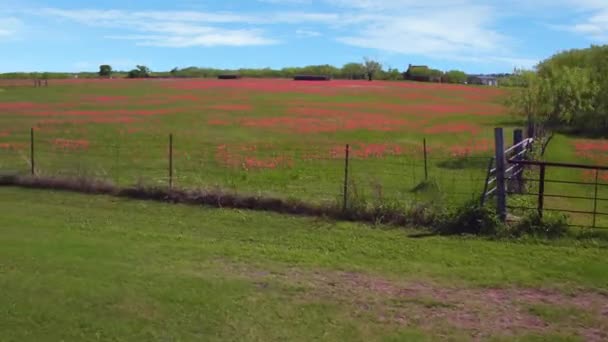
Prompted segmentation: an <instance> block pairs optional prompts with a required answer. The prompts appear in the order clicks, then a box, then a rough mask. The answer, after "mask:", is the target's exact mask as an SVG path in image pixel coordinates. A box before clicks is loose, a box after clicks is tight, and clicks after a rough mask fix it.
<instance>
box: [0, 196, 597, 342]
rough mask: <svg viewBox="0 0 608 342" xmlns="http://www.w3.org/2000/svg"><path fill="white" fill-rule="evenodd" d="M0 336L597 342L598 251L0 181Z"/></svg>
mask: <svg viewBox="0 0 608 342" xmlns="http://www.w3.org/2000/svg"><path fill="white" fill-rule="evenodd" d="M0 208H2V214H1V215H0V294H1V295H0V308H1V309H0V340H2V341H42V340H44V341H60V340H64V341H85V340H86V341H90V340H104V341H108V340H114V341H127V340H129V341H131V340H140V341H155V340H158V341H174V340H184V341H186V340H239V341H240V340H248V341H250V340H253V341H256V340H257V341H271V340H282V341H284V340H301V341H310V340H336V341H344V340H353V341H357V340H361V341H368V340H393V341H396V340H400V341H403V340H405V341H416V340H422V341H424V340H470V339H478V340H496V341H503V340H504V341H509V340H523V341H541V340H551V341H559V340H563V341H570V340H572V341H576V340H590V341H600V340H605V339H606V338H608V336H607V335H606V332H607V331H608V316H607V313H608V297H607V291H608V273H607V272H606V260H607V258H608V252H607V251H606V248H605V246H603V247H602V246H600V245H595V244H594V243H593V242H592V241H587V242H584V243H580V242H573V241H556V242H552V243H532V242H517V243H515V242H504V241H502V242H495V241H488V240H482V239H476V238H443V237H424V238H414V237H412V236H411V235H412V234H415V233H416V232H415V231H409V230H396V229H388V228H386V227H382V226H375V227H370V226H365V225H361V224H354V223H340V222H331V221H326V220H322V219H310V218H296V217H289V216H280V215H275V214H267V213H260V212H248V211H235V210H218V209H208V208H203V207H192V206H182V205H167V204H161V203H155V202H140V201H130V200H124V199H117V198H112V197H105V196H86V195H79V194H71V193H61V192H50V191H37V190H23V189H17V188H0Z"/></svg>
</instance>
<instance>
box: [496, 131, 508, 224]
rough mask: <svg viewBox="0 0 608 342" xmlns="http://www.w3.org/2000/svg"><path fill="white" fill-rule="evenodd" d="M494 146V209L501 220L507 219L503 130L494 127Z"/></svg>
mask: <svg viewBox="0 0 608 342" xmlns="http://www.w3.org/2000/svg"><path fill="white" fill-rule="evenodd" d="M494 147H495V160H496V209H497V210H498V217H499V218H500V220H501V221H502V222H506V220H507V197H506V189H505V146H504V136H503V130H502V128H500V127H497V128H495V129H494Z"/></svg>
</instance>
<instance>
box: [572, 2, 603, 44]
mask: <svg viewBox="0 0 608 342" xmlns="http://www.w3.org/2000/svg"><path fill="white" fill-rule="evenodd" d="M569 30H570V31H572V32H575V33H579V34H582V35H584V36H586V37H587V38H588V39H589V40H592V41H594V42H600V43H607V42H608V9H605V10H598V11H597V12H595V13H593V14H592V15H591V16H590V17H588V18H587V19H585V20H584V21H582V22H579V23H576V24H574V25H572V26H571V27H569Z"/></svg>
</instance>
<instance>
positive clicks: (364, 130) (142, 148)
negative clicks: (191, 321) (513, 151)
mask: <svg viewBox="0 0 608 342" xmlns="http://www.w3.org/2000/svg"><path fill="white" fill-rule="evenodd" d="M2 89H3V90H2V92H0V113H1V114H0V170H2V171H3V172H11V171H17V172H24V173H26V172H28V170H29V168H30V166H29V163H30V161H29V159H30V157H29V155H30V128H33V129H34V133H35V134H34V135H35V168H36V172H37V174H40V175H57V174H66V175H78V176H89V177H96V178H103V179H106V180H111V181H113V182H114V183H117V184H120V185H132V184H135V183H144V184H148V185H157V186H166V185H167V184H168V175H169V171H168V166H169V161H168V155H169V134H173V169H174V174H173V177H174V180H173V182H174V185H175V186H177V187H204V188H214V187H217V188H221V189H224V190H231V191H237V192H239V193H245V194H254V195H265V196H272V197H281V198H297V199H301V200H305V201H311V202H336V201H337V200H338V199H339V198H341V196H342V192H343V188H344V184H343V183H344V181H343V180H344V164H345V163H344V159H345V145H346V144H349V145H350V151H349V154H350V160H349V182H348V188H349V198H350V199H351V202H353V203H354V202H356V201H360V202H373V201H393V202H401V201H411V200H412V199H416V198H420V197H428V196H432V199H433V200H435V201H437V200H444V201H445V202H446V203H460V202H463V201H465V200H468V199H471V198H478V197H479V195H480V193H481V191H482V188H483V182H484V180H485V179H484V178H485V173H486V169H487V164H488V158H489V157H490V156H491V155H492V151H493V136H492V134H493V128H494V127H496V126H502V127H505V128H507V133H506V136H507V138H508V139H509V140H510V138H509V137H510V135H511V133H510V129H512V128H514V127H517V126H518V125H519V126H521V125H522V123H521V122H518V121H519V120H518V119H517V118H514V117H513V116H512V115H511V114H509V112H508V110H507V109H506V108H505V106H504V105H503V104H504V101H505V98H506V97H507V96H508V91H507V90H504V89H499V88H491V87H473V86H463V85H440V84H425V83H412V82H365V81H331V82H294V81H291V80H270V79H242V80H223V81H222V80H209V79H155V80H125V79H116V80H52V81H51V82H50V86H49V87H42V88H34V87H30V86H6V87H4V88H2ZM423 139H426V140H427V152H428V179H429V180H430V182H428V183H426V182H424V181H425V177H426V176H425V168H424V158H423V155H424V153H423ZM605 151H606V142H605V141H601V140H582V139H572V138H568V137H565V136H558V137H557V138H556V139H554V141H553V142H552V144H551V146H550V147H549V152H548V156H547V159H549V160H558V161H570V162H573V161H574V162H585V161H586V162H591V161H594V162H597V163H602V162H603V163H606V160H605V156H604V155H605ZM602 158H604V159H602ZM567 172H569V173H572V172H575V174H574V175H573V176H572V177H574V178H576V179H584V178H585V177H586V178H589V176H590V175H586V174H583V173H582V172H578V171H567ZM606 177H608V174H601V175H600V178H601V179H605V178H606ZM429 184H431V185H429ZM435 185H436V186H435ZM550 186H555V185H550ZM549 190H551V188H550V189H549ZM558 190H559V189H558ZM568 191H574V192H583V191H584V192H585V193H588V192H589V191H593V189H592V188H589V189H582V188H576V189H573V190H568ZM604 191H606V190H604ZM605 197H608V196H605ZM548 200H549V201H553V202H554V203H556V205H567V206H568V205H571V203H573V201H571V200H568V201H567V202H564V200H563V199H548ZM580 202H581V203H577V204H576V206H580V207H581V208H583V207H584V208H586V209H587V207H588V206H591V204H590V203H587V202H585V201H580Z"/></svg>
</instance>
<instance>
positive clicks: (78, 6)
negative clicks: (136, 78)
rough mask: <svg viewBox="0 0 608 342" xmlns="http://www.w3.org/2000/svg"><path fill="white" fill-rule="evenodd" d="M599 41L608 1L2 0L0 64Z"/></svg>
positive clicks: (342, 54) (468, 64)
mask: <svg viewBox="0 0 608 342" xmlns="http://www.w3.org/2000/svg"><path fill="white" fill-rule="evenodd" d="M602 43H608V0H423V1H421V0H221V1H219V0H173V1H166V0H120V1H119V0H105V1H103V2H102V1H84V0H79V1H77V0H52V1H51V0H0V51H1V54H2V59H1V63H0V72H7V71H37V70H48V71H88V70H91V71H92V70H97V69H98V66H99V65H100V64H105V63H109V64H111V65H113V66H114V68H115V69H130V68H132V67H133V66H134V65H135V64H145V65H148V66H149V67H151V69H152V70H169V69H171V68H173V67H187V66H210V67H218V68H239V67H275V68H276V67H284V66H301V65H308V64H326V63H328V64H334V65H342V64H344V63H347V62H350V61H360V60H362V58H363V57H364V56H368V57H371V58H376V59H378V60H380V61H381V62H382V63H383V64H384V65H385V66H391V67H394V68H399V69H403V68H405V67H407V65H408V64H409V63H412V64H428V65H431V66H434V67H436V68H439V69H444V70H448V69H453V68H456V69H462V70H465V71H467V72H471V73H477V72H480V73H488V72H505V71H511V70H512V69H513V68H514V67H531V66H533V65H534V64H536V63H537V62H538V61H539V60H542V59H544V58H546V57H548V56H550V55H551V54H553V53H554V52H556V51H559V50H564V49H570V48H580V47H586V46H589V45H590V44H602Z"/></svg>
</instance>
